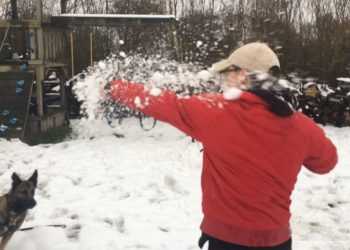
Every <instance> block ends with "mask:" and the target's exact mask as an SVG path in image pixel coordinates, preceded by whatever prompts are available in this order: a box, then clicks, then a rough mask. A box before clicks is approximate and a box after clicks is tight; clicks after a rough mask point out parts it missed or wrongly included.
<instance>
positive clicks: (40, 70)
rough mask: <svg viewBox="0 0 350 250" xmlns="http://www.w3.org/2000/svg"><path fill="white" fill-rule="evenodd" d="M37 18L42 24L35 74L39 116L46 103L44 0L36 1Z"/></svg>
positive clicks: (39, 31) (38, 36)
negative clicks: (38, 62) (44, 95)
mask: <svg viewBox="0 0 350 250" xmlns="http://www.w3.org/2000/svg"><path fill="white" fill-rule="evenodd" d="M36 19H37V21H38V22H39V24H40V27H39V28H38V29H37V32H36V34H37V42H38V43H37V45H38V46H37V50H38V60H39V61H40V65H38V66H36V69H35V75H36V104H37V113H38V115H39V116H42V115H43V114H44V104H43V88H42V84H43V81H44V78H45V67H44V64H45V61H44V59H45V54H44V35H43V27H42V20H43V2H42V0H37V1H36Z"/></svg>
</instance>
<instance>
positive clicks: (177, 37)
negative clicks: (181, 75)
mask: <svg viewBox="0 0 350 250" xmlns="http://www.w3.org/2000/svg"><path fill="white" fill-rule="evenodd" d="M177 25H179V23H177V21H176V20H175V21H173V22H172V24H171V26H170V27H171V28H170V29H171V32H172V34H173V38H174V45H175V51H176V57H177V60H178V61H180V62H182V61H183V58H182V44H181V34H178V30H177V29H178V26H177Z"/></svg>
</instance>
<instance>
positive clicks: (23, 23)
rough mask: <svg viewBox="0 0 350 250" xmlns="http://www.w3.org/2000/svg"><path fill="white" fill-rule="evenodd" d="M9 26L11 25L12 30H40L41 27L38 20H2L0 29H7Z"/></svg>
mask: <svg viewBox="0 0 350 250" xmlns="http://www.w3.org/2000/svg"><path fill="white" fill-rule="evenodd" d="M9 25H11V28H22V29H29V28H39V27H40V26H41V25H40V22H38V21H37V20H3V19H1V20H0V28H7V27H8V26H9Z"/></svg>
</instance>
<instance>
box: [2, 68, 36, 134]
mask: <svg viewBox="0 0 350 250" xmlns="http://www.w3.org/2000/svg"><path fill="white" fill-rule="evenodd" d="M33 77H34V73H31V72H0V126H1V127H2V128H5V129H4V130H5V131H2V132H1V127H0V137H3V138H7V139H8V138H20V139H23V138H24V135H25V131H26V126H27V120H28V112H29V104H30V97H31V94H32V89H33ZM17 88H21V89H22V90H21V91H19V90H20V89H17ZM16 89H17V92H16ZM7 112H9V114H5V113H7ZM14 118H15V119H16V120H17V121H16V122H15V123H14V124H13V123H11V119H12V121H13V119H14Z"/></svg>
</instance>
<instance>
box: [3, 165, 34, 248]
mask: <svg viewBox="0 0 350 250" xmlns="http://www.w3.org/2000/svg"><path fill="white" fill-rule="evenodd" d="M37 179H38V171H37V170H35V171H34V173H33V175H32V176H31V177H30V178H29V179H28V180H26V181H22V180H21V179H20V178H19V177H18V175H17V174H16V173H13V174H12V187H11V190H10V191H9V192H8V193H7V194H5V195H3V196H1V197H0V236H2V239H1V243H0V250H4V249H5V246H6V245H7V243H8V242H9V241H10V239H11V237H12V235H13V234H14V233H15V232H16V231H17V230H18V229H19V227H20V226H21V225H22V223H23V221H24V218H25V217H26V214H27V210H28V209H30V208H33V207H34V206H35V205H36V201H35V200H34V192H35V188H36V184H37Z"/></svg>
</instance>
